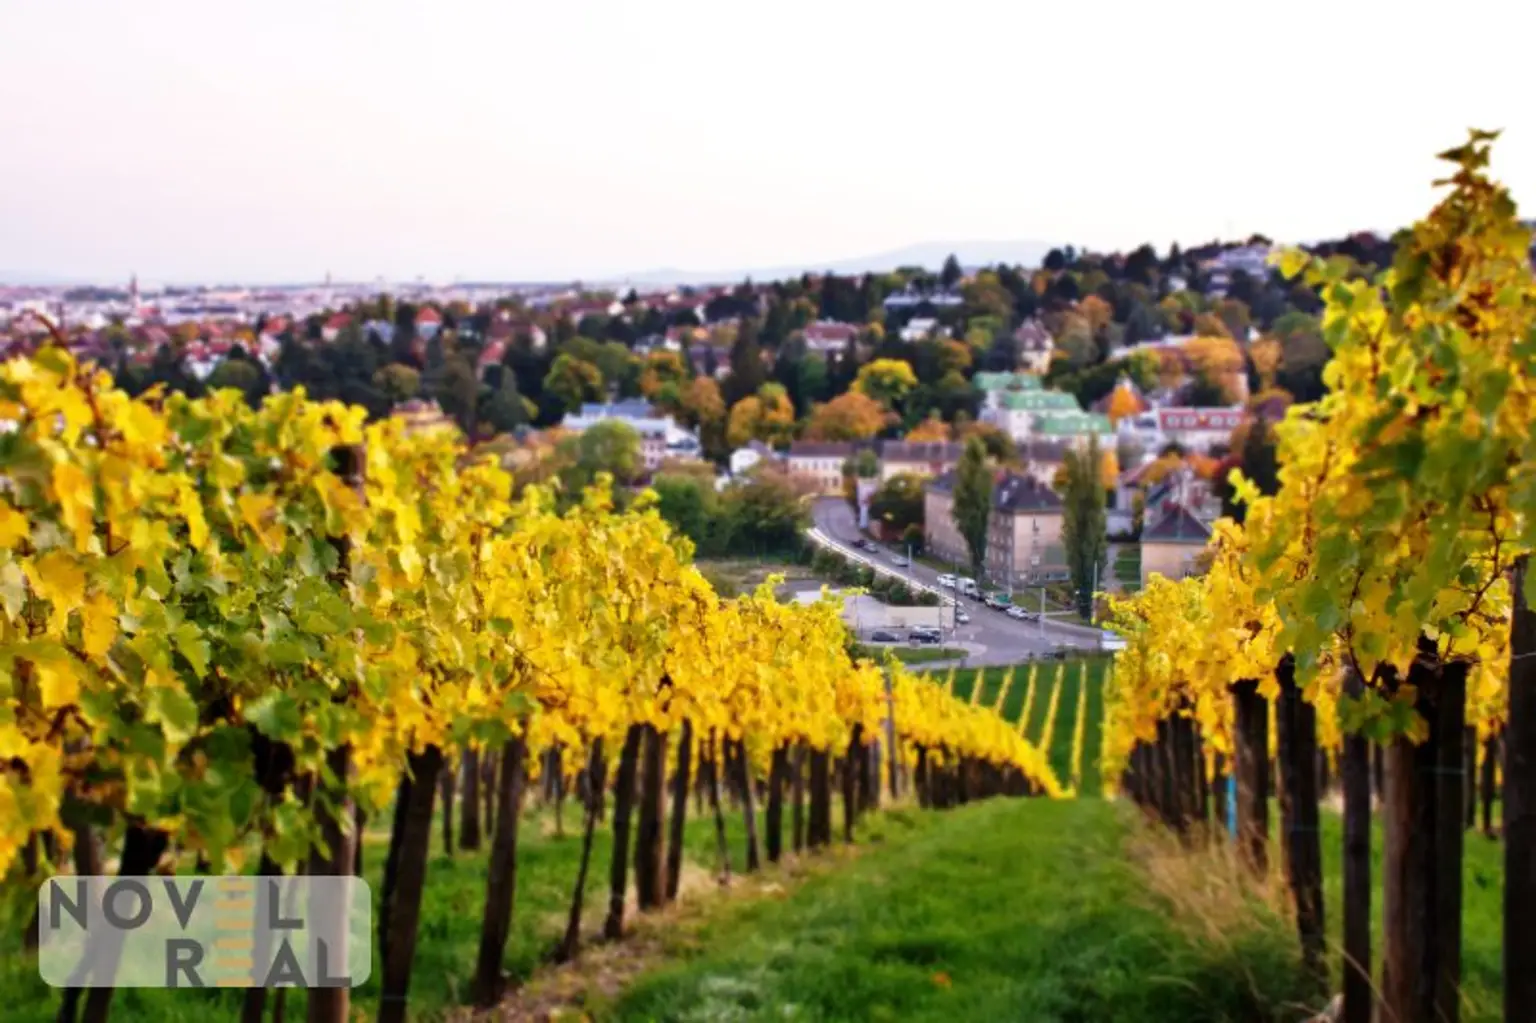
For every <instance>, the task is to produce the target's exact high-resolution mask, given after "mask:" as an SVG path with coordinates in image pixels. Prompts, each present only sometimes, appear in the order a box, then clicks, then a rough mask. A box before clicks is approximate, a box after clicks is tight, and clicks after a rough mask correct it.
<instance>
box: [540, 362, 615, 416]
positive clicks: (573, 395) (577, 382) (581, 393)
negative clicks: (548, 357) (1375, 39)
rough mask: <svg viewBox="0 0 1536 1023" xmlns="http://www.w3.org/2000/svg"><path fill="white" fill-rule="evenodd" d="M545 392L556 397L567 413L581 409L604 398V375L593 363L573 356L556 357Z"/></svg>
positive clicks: (545, 381)
mask: <svg viewBox="0 0 1536 1023" xmlns="http://www.w3.org/2000/svg"><path fill="white" fill-rule="evenodd" d="M544 390H546V391H548V392H549V393H550V394H552V395H554V396H555V398H557V399H558V400H559V402H560V404H561V406H562V407H563V408H564V410H565V411H567V412H575V411H576V410H578V409H580V408H581V406H582V403H583V402H589V401H599V400H601V399H602V397H603V374H602V371H601V370H599V369H598V368H597V367H596V366H594V365H593V364H592V363H590V362H587V361H586V360H584V359H578V358H576V357H574V356H572V355H568V354H561V355H558V356H556V357H555V362H554V365H552V366H550V367H549V376H547V377H545V378H544Z"/></svg>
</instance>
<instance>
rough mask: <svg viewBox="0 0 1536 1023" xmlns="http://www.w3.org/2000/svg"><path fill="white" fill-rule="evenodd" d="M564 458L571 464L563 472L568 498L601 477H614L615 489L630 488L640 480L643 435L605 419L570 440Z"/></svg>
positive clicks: (565, 447) (619, 423)
mask: <svg viewBox="0 0 1536 1023" xmlns="http://www.w3.org/2000/svg"><path fill="white" fill-rule="evenodd" d="M562 447H563V448H564V451H563V452H562V454H563V455H564V456H565V457H566V458H567V459H568V462H569V464H568V465H567V466H566V468H565V470H564V471H563V472H561V474H560V477H561V483H562V484H563V485H564V487H565V493H566V498H567V499H568V500H569V499H573V498H576V497H578V496H579V495H580V493H581V491H582V490H583V489H585V488H586V487H588V486H591V485H592V483H593V482H594V481H595V480H596V479H597V475H598V473H607V474H608V475H610V476H612V477H613V482H614V485H615V486H620V487H623V486H628V485H629V484H631V483H633V482H634V481H635V480H636V479H638V478H639V476H640V471H641V469H642V467H643V462H642V460H641V457H640V435H639V434H638V433H636V432H635V428H634V427H632V426H630V425H629V424H628V423H625V422H622V421H620V420H617V419H604V420H602V421H600V422H596V423H593V424H592V425H591V426H589V427H587V428H586V429H585V430H583V431H581V432H580V433H578V434H576V435H575V436H573V437H569V438H567V439H566V440H565V441H564V442H563V443H562Z"/></svg>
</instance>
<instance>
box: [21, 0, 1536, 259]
mask: <svg viewBox="0 0 1536 1023" xmlns="http://www.w3.org/2000/svg"><path fill="white" fill-rule="evenodd" d="M1420 10H1421V11H1422V13H1420ZM1462 26H1474V28H1473V29H1471V30H1469V29H1466V28H1462ZM1533 29H1536V4H1531V3H1529V2H1525V3H1521V2H1513V0H1512V2H1506V3H1491V2H1484V0H1457V2H1456V3H1454V4H1452V5H1448V6H1444V7H1442V6H1440V5H1424V6H1423V8H1422V9H1418V8H1415V7H1414V6H1413V5H1405V4H1402V3H1377V2H1364V0H1331V2H1323V3H1314V2H1310V0H1292V2H1289V3H1285V4H1260V3H1250V2H1234V0H1213V2H1209V3H1201V2H1164V3H1144V2H1125V3H1119V2H1114V0H1097V2H1095V3H1092V4H1082V3H1066V2H1059V0H1058V2H1048V3H1036V2H1032V0H1030V2H1026V0H989V2H970V0H949V2H947V3H944V4H911V5H908V4H906V3H901V2H892V0H886V2H882V3H867V2H863V0H859V2H853V0H816V2H810V0H777V2H775V3H772V4H762V3H748V2H745V0H724V2H722V0H699V2H692V0H613V2H608V3H602V2H583V0H551V2H545V3H537V4H535V3H529V2H527V0H431V2H420V3H417V2H408V0H368V2H366V3H365V2H356V3H344V2H341V0H216V2H209V0H132V2H129V0H0V273H5V272H16V271H23V272H28V273H38V274H42V273H47V274H59V275H67V276H70V277H83V278H91V279H97V280H103V281H119V280H125V279H126V278H127V276H128V274H129V272H130V271H133V270H137V271H138V273H139V275H140V277H141V278H142V279H145V280H205V281H207V280H233V279H243V280H252V281H256V280H297V279H316V278H318V277H320V276H323V275H324V274H325V273H326V272H327V271H330V272H332V273H333V274H335V275H336V276H337V277H338V278H351V279H372V278H373V277H375V276H378V275H383V276H386V277H389V278H394V279H399V278H414V277H416V276H417V275H425V276H426V277H427V278H428V279H429V280H449V279H452V278H453V277H456V276H458V277H464V278H473V279H503V280H504V279H550V278H567V277H575V276H588V277H591V276H597V275H605V274H614V273H620V272H624V271H644V270H648V269H654V268H658V267H682V268H685V269H690V270H714V269H734V268H743V267H753V266H777V265H782V264H796V263H802V262H805V263H813V264H814V263H816V262H818V261H830V260H833V259H837V258H842V257H849V256H860V255H867V254H871V253H876V252H880V251H883V250H887V249H893V248H898V247H902V246H905V245H909V244H913V243H918V242H933V241H944V240H951V239H1042V240H1046V241H1051V242H1074V243H1076V244H1079V245H1087V246H1090V247H1095V248H1122V247H1128V246H1133V245H1135V244H1137V243H1139V242H1141V241H1143V240H1150V241H1152V242H1154V243H1155V244H1156V245H1157V246H1158V248H1159V249H1160V250H1161V249H1163V248H1165V247H1166V246H1167V244H1168V243H1169V242H1170V241H1173V240H1175V239H1177V240H1179V241H1181V242H1183V243H1186V244H1187V243H1192V242H1198V241H1203V240H1207V239H1209V238H1211V237H1214V236H1217V235H1222V236H1231V235H1237V234H1243V235H1246V234H1248V233H1250V232H1253V231H1261V232H1264V233H1267V234H1270V235H1272V236H1274V237H1276V238H1279V239H1281V240H1306V239H1312V238H1318V237H1330V236H1336V235H1339V234H1341V233H1344V232H1347V231H1351V230H1357V229H1361V228H1378V229H1379V228H1391V227H1395V226H1398V225H1400V224H1402V223H1405V222H1407V221H1410V220H1412V219H1413V218H1414V217H1416V216H1418V215H1419V214H1421V213H1422V212H1423V211H1424V210H1426V209H1427V208H1428V206H1429V204H1430V202H1431V201H1432V191H1431V189H1430V182H1431V180H1432V179H1433V178H1434V177H1436V176H1437V174H1438V168H1437V167H1436V164H1435V161H1434V160H1433V159H1432V156H1433V154H1434V153H1435V152H1437V151H1439V150H1441V149H1444V148H1446V147H1448V146H1451V145H1454V144H1457V143H1459V142H1460V141H1461V140H1462V139H1463V137H1464V133H1465V129H1466V128H1467V127H1469V126H1477V127H1488V128H1504V129H1505V136H1504V139H1503V140H1501V142H1500V143H1499V145H1498V148H1497V150H1496V156H1495V164H1496V171H1497V172H1498V173H1499V174H1500V175H1501V176H1502V177H1503V178H1504V179H1505V180H1506V181H1507V182H1508V183H1509V184H1510V186H1511V187H1512V188H1513V189H1514V192H1515V196H1516V198H1517V199H1520V198H1522V197H1524V198H1525V199H1526V200H1527V202H1528V203H1530V204H1532V205H1533V208H1536V95H1533V94H1536V78H1533V76H1532V75H1531V72H1530V60H1529V53H1530V50H1531V46H1532V39H1533V38H1536V33H1533V31H1532V30H1533ZM1472 31H1475V32H1476V33H1477V41H1476V43H1475V45H1474V44H1472V43H1468V42H1463V41H1462V39H1461V38H1460V37H1462V36H1465V37H1466V38H1471V36H1470V34H1469V33H1470V32H1472Z"/></svg>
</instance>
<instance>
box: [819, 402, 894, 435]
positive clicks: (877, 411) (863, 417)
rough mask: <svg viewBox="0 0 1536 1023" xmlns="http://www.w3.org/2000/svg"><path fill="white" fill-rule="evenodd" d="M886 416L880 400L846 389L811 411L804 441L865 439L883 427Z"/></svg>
mask: <svg viewBox="0 0 1536 1023" xmlns="http://www.w3.org/2000/svg"><path fill="white" fill-rule="evenodd" d="M887 418H888V416H887V413H886V411H885V409H884V408H882V407H881V405H880V403H879V402H877V401H874V400H873V399H872V398H870V397H868V396H867V395H865V394H863V393H861V392H859V391H848V392H847V393H845V394H840V395H838V396H837V397H836V398H833V399H832V400H831V401H829V402H825V403H823V404H820V405H817V406H816V407H815V408H813V409H812V410H811V419H810V422H809V423H808V424H807V425H806V428H805V436H806V438H807V439H808V440H825V441H840V440H868V439H869V438H871V437H873V436H874V435H875V434H877V433H879V432H880V431H881V430H882V429H884V427H885V424H886V420H887Z"/></svg>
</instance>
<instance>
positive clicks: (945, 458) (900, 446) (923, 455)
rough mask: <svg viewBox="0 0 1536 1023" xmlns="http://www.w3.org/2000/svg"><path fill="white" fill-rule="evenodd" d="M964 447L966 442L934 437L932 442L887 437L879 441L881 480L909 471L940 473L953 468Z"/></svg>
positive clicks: (914, 472)
mask: <svg viewBox="0 0 1536 1023" xmlns="http://www.w3.org/2000/svg"><path fill="white" fill-rule="evenodd" d="M964 450H965V446H964V445H963V444H954V443H950V442H946V441H934V442H932V443H929V444H923V443H908V442H907V441H895V440H891V441H884V442H883V443H881V444H880V449H879V454H880V482H882V483H883V482H885V481H886V480H888V479H890V478H891V477H892V476H896V475H899V474H901V473H910V474H912V475H915V476H938V475H941V474H942V473H945V472H948V471H949V470H950V469H953V468H954V467H955V466H956V465H957V464H958V463H959V461H960V454H961V452H963V451H964Z"/></svg>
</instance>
